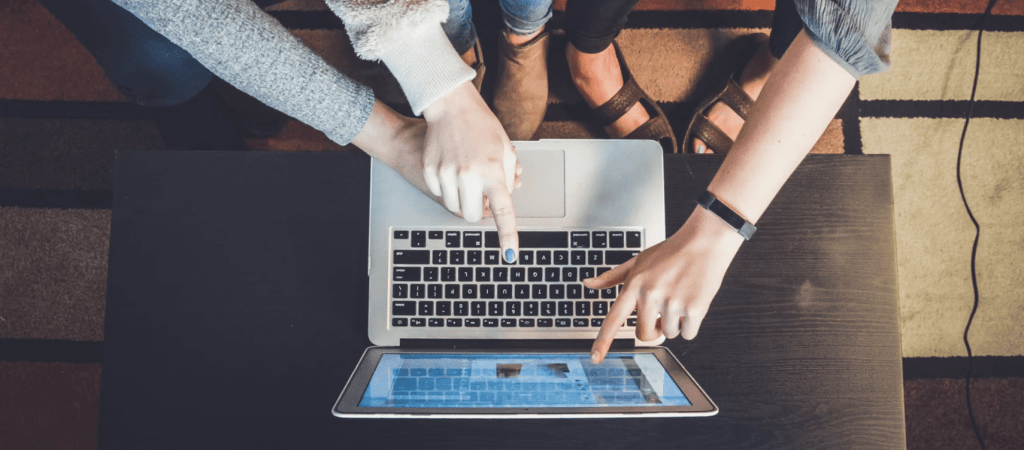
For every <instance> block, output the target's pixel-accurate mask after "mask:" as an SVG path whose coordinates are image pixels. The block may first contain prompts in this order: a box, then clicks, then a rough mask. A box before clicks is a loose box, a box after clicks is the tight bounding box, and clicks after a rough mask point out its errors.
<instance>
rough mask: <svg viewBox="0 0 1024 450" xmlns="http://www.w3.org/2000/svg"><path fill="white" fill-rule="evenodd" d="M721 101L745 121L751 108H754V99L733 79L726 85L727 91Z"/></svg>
mask: <svg viewBox="0 0 1024 450" xmlns="http://www.w3.org/2000/svg"><path fill="white" fill-rule="evenodd" d="M719 99H720V100H722V101H723V102H725V104H726V105H729V107H730V108H732V110H733V111H736V114H738V115H739V116H740V118H742V119H743V120H747V116H748V115H750V110H751V108H753V107H754V99H752V98H750V95H748V94H747V91H744V90H743V88H741V87H740V85H738V84H736V82H735V81H733V79H732V78H730V79H729V81H728V82H727V83H726V84H725V90H724V91H722V94H721V96H720V97H719Z"/></svg>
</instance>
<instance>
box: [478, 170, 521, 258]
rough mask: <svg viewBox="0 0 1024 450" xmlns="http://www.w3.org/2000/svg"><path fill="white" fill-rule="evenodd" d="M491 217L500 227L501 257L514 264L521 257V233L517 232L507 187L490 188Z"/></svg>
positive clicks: (486, 193) (513, 210) (488, 197)
mask: <svg viewBox="0 0 1024 450" xmlns="http://www.w3.org/2000/svg"><path fill="white" fill-rule="evenodd" d="M484 194H485V195H487V199H488V203H489V204H490V205H489V206H490V209H491V216H492V217H494V224H495V225H496V226H497V227H498V242H500V243H501V257H502V258H504V259H505V261H506V262H513V261H515V260H516V257H517V256H518V255H519V233H518V232H517V231H516V212H515V209H514V208H513V207H512V196H511V195H510V194H509V193H508V191H507V190H505V186H504V185H502V186H498V187H495V186H493V185H492V186H490V187H488V190H487V192H485V193H484Z"/></svg>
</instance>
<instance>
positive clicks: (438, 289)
mask: <svg viewBox="0 0 1024 450" xmlns="http://www.w3.org/2000/svg"><path fill="white" fill-rule="evenodd" d="M443 291H444V288H443V287H442V286H441V285H440V284H431V285H428V286H427V298H441V297H443V295H442V294H443Z"/></svg>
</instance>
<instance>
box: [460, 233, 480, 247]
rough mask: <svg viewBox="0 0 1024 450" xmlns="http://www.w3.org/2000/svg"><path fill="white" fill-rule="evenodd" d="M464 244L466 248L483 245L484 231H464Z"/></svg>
mask: <svg viewBox="0 0 1024 450" xmlns="http://www.w3.org/2000/svg"><path fill="white" fill-rule="evenodd" d="M462 246H463V247H466V248H480V247H481V246H483V233H482V232H480V231H465V232H463V233H462Z"/></svg>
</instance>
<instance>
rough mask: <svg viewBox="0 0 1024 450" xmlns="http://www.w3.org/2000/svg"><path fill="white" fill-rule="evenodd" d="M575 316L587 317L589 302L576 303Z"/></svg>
mask: <svg viewBox="0 0 1024 450" xmlns="http://www.w3.org/2000/svg"><path fill="white" fill-rule="evenodd" d="M576 315H577V316H589V315H590V302H576Z"/></svg>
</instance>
